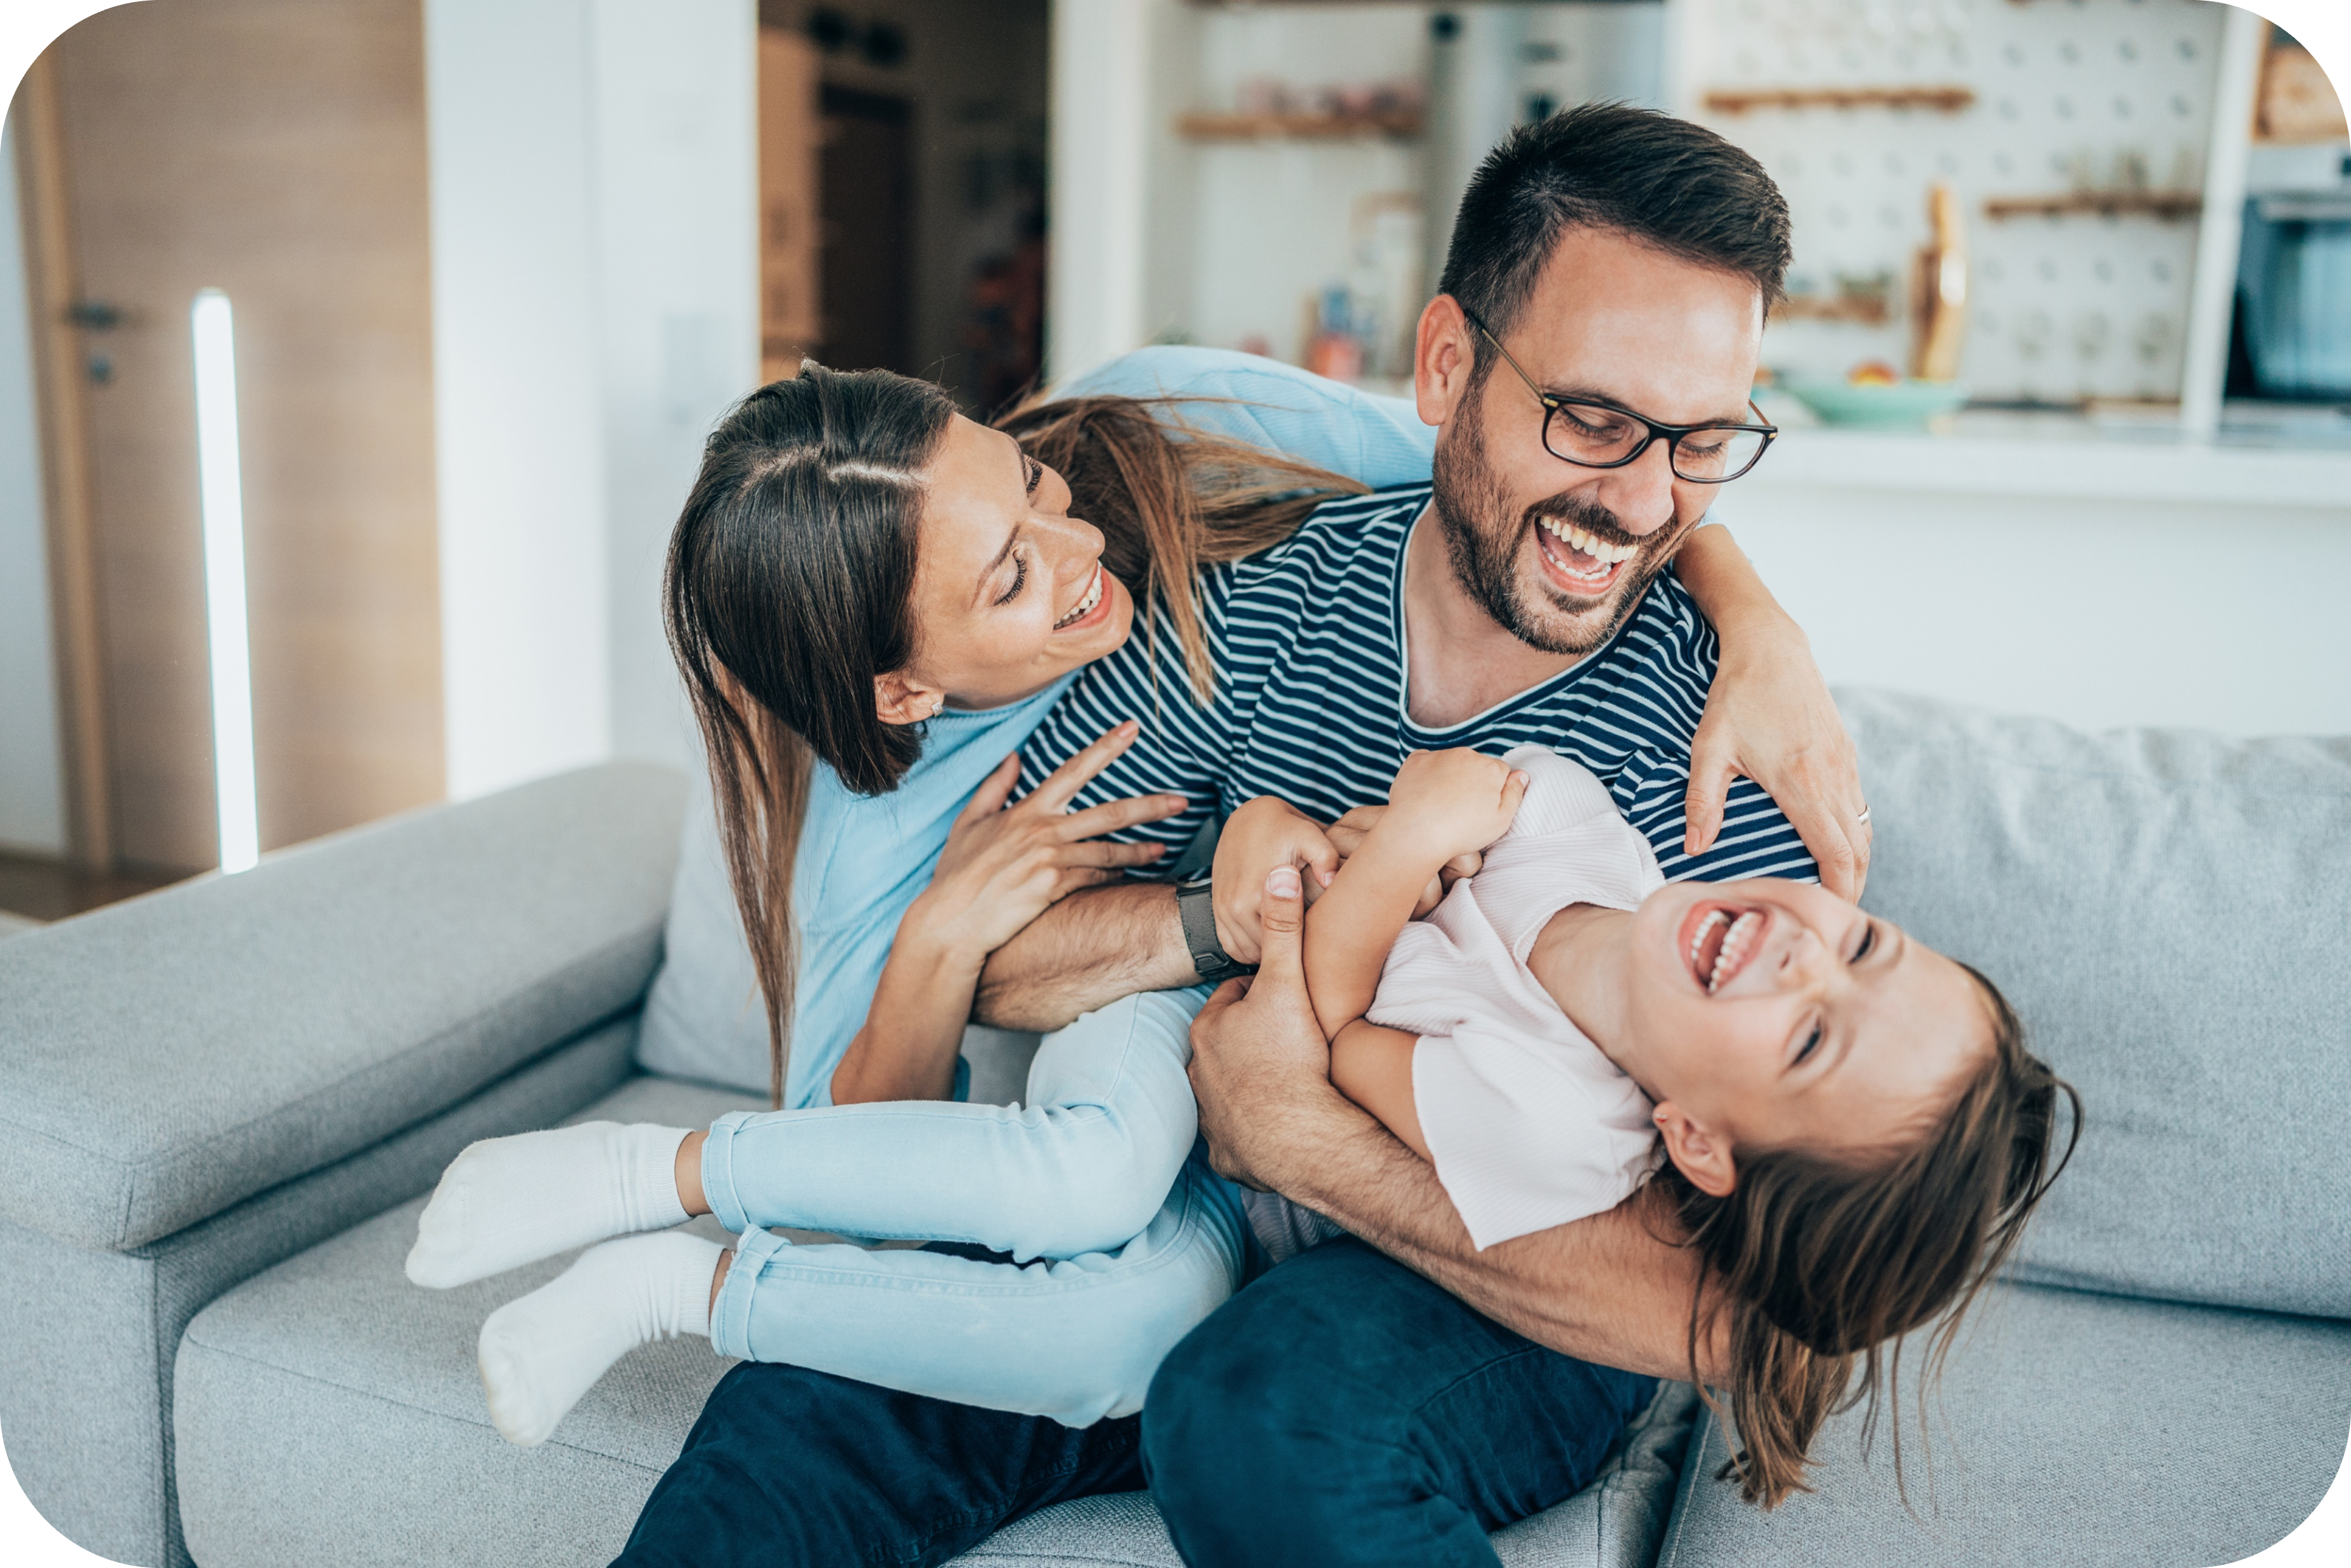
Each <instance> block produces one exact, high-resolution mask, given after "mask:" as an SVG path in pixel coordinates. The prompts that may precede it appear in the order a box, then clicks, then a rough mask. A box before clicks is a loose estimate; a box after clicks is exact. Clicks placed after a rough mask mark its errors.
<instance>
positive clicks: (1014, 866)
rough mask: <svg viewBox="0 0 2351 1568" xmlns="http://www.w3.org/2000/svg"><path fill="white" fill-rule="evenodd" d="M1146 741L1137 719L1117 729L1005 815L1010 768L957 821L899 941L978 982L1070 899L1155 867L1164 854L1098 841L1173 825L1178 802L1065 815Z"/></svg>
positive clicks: (1147, 801)
mask: <svg viewBox="0 0 2351 1568" xmlns="http://www.w3.org/2000/svg"><path fill="white" fill-rule="evenodd" d="M1140 733H1142V727H1141V726H1140V725H1138V724H1136V723H1135V722H1134V720H1133V719H1129V720H1127V721H1126V722H1125V723H1124V724H1121V725H1118V726H1116V727H1113V728H1112V729H1111V730H1110V731H1109V732H1108V733H1107V734H1105V735H1104V736H1103V737H1102V738H1101V739H1099V740H1097V741H1095V742H1094V743H1093V744H1092V746H1089V747H1086V748H1085V749H1084V750H1083V751H1081V752H1079V753H1078V754H1077V755H1076V756H1075V757H1072V758H1070V759H1069V760H1068V761H1067V762H1064V763H1062V764H1061V767H1059V768H1055V769H1054V770H1053V771H1052V773H1051V775H1050V776H1049V777H1048V778H1047V779H1046V780H1045V781H1044V782H1043V783H1042V784H1040V785H1038V786H1037V788H1036V789H1035V790H1034V791H1033V792H1031V793H1030V794H1029V796H1028V797H1027V798H1025V799H1024V800H1021V801H1019V803H1018V804H1017V805H1013V806H1009V807H1008V806H1006V805H1005V803H1004V802H1005V800H1006V798H1007V797H1008V796H1009V795H1010V794H1011V793H1012V787H1013V785H1014V784H1016V783H1018V782H1019V778H1020V759H1019V758H1018V757H1008V758H1005V759H1004V762H1003V764H1002V766H1000V767H998V768H997V770H996V771H995V772H993V773H991V774H989V775H988V776H987V782H985V783H983V784H981V785H980V787H979V788H978V789H977V790H975V791H973V793H972V797H971V802H970V804H968V805H967V806H966V807H964V809H963V810H962V812H961V814H959V815H958V816H957V817H956V821H955V826H954V828H953V829H952V830H950V831H949V832H948V833H947V844H946V849H945V850H943V851H941V852H940V853H939V862H938V865H937V866H936V868H935V869H934V870H933V871H932V873H931V885H930V886H929V887H927V888H925V890H924V891H923V894H922V895H921V896H920V897H918V898H916V899H915V900H914V905H913V907H911V908H909V909H908V910H907V911H906V915H905V918H904V920H903V921H901V922H900V923H899V928H898V931H899V940H900V941H901V942H904V940H905V939H906V938H907V937H908V936H914V938H915V939H916V940H917V941H919V942H922V943H925V944H926V945H928V946H929V947H930V949H931V951H932V952H933V953H935V954H936V955H937V956H939V957H940V958H942V959H944V960H946V961H948V962H950V963H953V964H955V965H956V966H957V967H962V968H967V969H968V970H969V971H970V972H971V973H972V974H974V975H977V973H978V972H979V967H980V966H981V965H982V964H983V963H984V962H986V960H987V956H988V955H989V954H990V953H993V952H995V951H996V949H998V947H1001V946H1004V945H1005V944H1006V943H1007V942H1009V941H1010V940H1012V938H1013V937H1014V936H1018V935H1019V932H1020V929H1021V927H1023V926H1025V925H1028V924H1029V922H1030V921H1032V920H1034V919H1036V918H1037V916H1039V915H1042V914H1044V913H1045V911H1046V910H1047V909H1049V908H1050V907H1051V906H1052V905H1053V904H1057V903H1059V902H1060V901H1061V899H1062V898H1063V897H1065V896H1066V895H1068V894H1071V893H1074V892H1076V891H1077V890H1078V889H1079V888H1081V887H1092V886H1094V885H1096V884H1097V883H1105V882H1110V881H1113V880H1114V879H1115V878H1116V877H1117V876H1118V869H1117V868H1119V867H1121V866H1130V865H1148V864H1149V863H1151V862H1153V861H1155V860H1157V859H1158V858H1159V857H1160V856H1161V855H1162V854H1163V853H1165V850H1166V846H1165V845H1164V844H1118V843H1102V842H1099V841H1097V840H1098V839H1099V837H1100V835H1102V834H1103V833H1108V832H1113V831H1116V830H1118V829H1120V828H1131V827H1133V826H1134V825H1135V824H1136V823H1137V822H1156V821H1161V820H1163V819H1165V818H1168V817H1172V816H1175V814H1177V813H1178V812H1180V811H1182V810H1184V808H1185V807H1186V804H1188V802H1187V801H1186V800H1185V799H1184V797H1183V796H1181V795H1137V796H1134V797H1131V798H1129V799H1127V800H1110V801H1106V802H1104V803H1103V804H1102V805H1099V806H1092V807H1089V808H1087V809H1086V810H1082V811H1078V812H1075V813H1071V814H1064V813H1065V811H1066V809H1067V808H1068V806H1069V803H1070V800H1071V798H1072V797H1073V796H1075V795H1076V794H1077V792H1078V791H1079V790H1080V789H1083V788H1084V787H1085V786H1086V784H1087V783H1088V782H1089V781H1091V780H1092V779H1093V777H1094V776H1095V775H1096V774H1098V773H1100V772H1101V771H1102V769H1103V768H1107V767H1109V766H1110V765H1111V763H1112V762H1113V760H1114V759H1115V758H1117V757H1118V755H1119V754H1120V753H1121V752H1123V751H1124V750H1125V749H1126V748H1127V747H1129V746H1131V745H1133V744H1134V737H1136V736H1137V735H1139V734H1140Z"/></svg>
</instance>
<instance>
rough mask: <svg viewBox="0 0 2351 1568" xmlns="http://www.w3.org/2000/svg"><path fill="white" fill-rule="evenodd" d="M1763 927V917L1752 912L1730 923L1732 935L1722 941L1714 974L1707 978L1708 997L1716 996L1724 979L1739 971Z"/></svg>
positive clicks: (1715, 960)
mask: <svg viewBox="0 0 2351 1568" xmlns="http://www.w3.org/2000/svg"><path fill="white" fill-rule="evenodd" d="M1718 913H1719V912H1718ZM1762 925H1763V917H1762V916H1761V915H1758V914H1756V913H1755V912H1754V911H1752V910H1750V911H1748V912H1747V913H1746V914H1745V915H1740V917H1739V918H1738V919H1736V920H1734V921H1732V922H1731V923H1730V934H1729V936H1725V937H1724V938H1723V939H1722V951H1721V952H1719V953H1717V954H1716V955H1715V956H1714V973H1713V974H1712V975H1710V976H1708V978H1707V982H1706V994H1707V995H1708V996H1712V995H1714V992H1715V988H1717V987H1719V986H1720V985H1721V984H1722V982H1723V978H1724V977H1726V976H1728V975H1729V974H1731V973H1732V972H1734V971H1735V970H1737V969H1738V967H1739V964H1740V959H1741V958H1742V957H1743V956H1745V955H1746V952H1747V946H1748V944H1749V943H1750V942H1752V941H1754V940H1755V934H1756V933H1757V932H1758V931H1760V930H1761V929H1762Z"/></svg>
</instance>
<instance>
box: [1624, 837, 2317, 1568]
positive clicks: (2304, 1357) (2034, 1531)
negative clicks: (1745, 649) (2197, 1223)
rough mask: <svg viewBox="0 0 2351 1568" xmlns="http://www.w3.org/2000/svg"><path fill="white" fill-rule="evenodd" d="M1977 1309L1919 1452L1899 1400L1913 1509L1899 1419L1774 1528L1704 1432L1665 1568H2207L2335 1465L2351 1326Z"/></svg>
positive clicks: (2286, 1514) (2151, 1306)
mask: <svg viewBox="0 0 2351 1568" xmlns="http://www.w3.org/2000/svg"><path fill="white" fill-rule="evenodd" d="M1871 806H1872V808H1873V809H1875V807H1876V801H1874V800H1873V801H1872V802H1871ZM1873 874H1874V873H1873ZM1980 1310H1981V1311H1983V1312H1984V1313H1985V1316H1984V1319H1983V1321H1981V1322H1978V1323H1975V1324H1972V1325H1970V1329H1969V1330H1968V1331H1967V1332H1966V1333H1965V1334H1964V1335H1963V1337H1962V1339H1961V1340H1960V1343H1959V1346H1958V1348H1956V1349H1955V1350H1954V1351H1953V1352H1952V1354H1951V1356H1950V1359H1949V1363H1948V1364H1947V1367H1946V1370H1945V1373H1944V1375H1943V1380H1942V1384H1941V1387H1940V1390H1939V1393H1938V1396H1936V1397H1935V1399H1934V1400H1933V1401H1932V1402H1931V1403H1930V1404H1929V1406H1928V1410H1929V1412H1930V1415H1931V1416H1932V1425H1931V1426H1930V1427H1929V1431H1928V1437H1927V1442H1926V1446H1925V1448H1924V1449H1923V1451H1922V1448H1921V1438H1920V1432H1919V1423H1918V1415H1917V1408H1918V1407H1917V1396H1916V1394H1915V1392H1913V1393H1911V1394H1908V1395H1906V1396H1904V1401H1903V1403H1904V1406H1905V1410H1904V1413H1903V1416H1902V1437H1903V1446H1902V1472H1903V1480H1904V1483H1905V1485H1906V1487H1907V1492H1908V1501H1909V1508H1908V1509H1907V1510H1906V1508H1905V1507H1904V1501H1903V1497H1902V1494H1901V1492H1900V1491H1898V1490H1896V1482H1895V1473H1894V1448H1893V1442H1892V1437H1893V1431H1892V1426H1893V1421H1892V1417H1891V1416H1886V1415H1881V1416H1880V1418H1879V1421H1878V1426H1877V1431H1876V1439H1875V1441H1874V1442H1873V1443H1872V1444H1871V1445H1870V1446H1869V1447H1868V1448H1867V1449H1866V1451H1865V1450H1864V1448H1863V1446H1862V1442H1861V1434H1862V1426H1863V1416H1862V1413H1861V1412H1860V1411H1849V1412H1847V1413H1846V1414H1844V1415H1843V1416H1837V1417H1835V1418H1834V1419H1833V1420H1832V1422H1831V1423H1830V1425H1829V1427H1828V1428H1827V1429H1826V1430H1825V1431H1824V1432H1823V1437H1822V1440H1821V1442H1820V1443H1819V1445H1818V1446H1817V1447H1816V1448H1815V1449H1814V1457H1815V1458H1817V1459H1819V1460H1820V1461H1821V1462H1820V1464H1819V1467H1818V1468H1817V1469H1815V1470H1814V1471H1813V1477H1812V1481H1813V1488H1814V1489H1815V1490H1813V1492H1812V1493H1811V1494H1810V1495H1799V1496H1797V1497H1795V1498H1793V1499H1792V1500H1789V1501H1788V1502H1786V1503H1784V1504H1782V1506H1781V1507H1780V1508H1778V1509H1777V1510H1775V1511H1772V1512H1771V1513H1768V1514H1767V1513H1764V1512H1763V1511H1761V1510H1760V1509H1757V1508H1754V1507H1752V1506H1750V1505H1749V1504H1746V1503H1743V1502H1741V1501H1740V1500H1739V1493H1738V1489H1737V1488H1736V1487H1735V1486H1733V1485H1732V1484H1731V1483H1729V1482H1728V1481H1723V1480H1717V1479H1714V1477H1715V1474H1716V1472H1717V1471H1718V1470H1719V1469H1720V1468H1721V1467H1722V1465H1723V1463H1724V1461H1725V1460H1726V1459H1728V1458H1729V1441H1728V1438H1727V1437H1726V1435H1725V1432H1724V1427H1723V1423H1722V1422H1721V1420H1720V1419H1719V1418H1718V1417H1716V1416H1714V1415H1713V1414H1712V1413H1711V1412H1707V1413H1702V1414H1701V1415H1700V1416H1699V1417H1698V1433H1697V1436H1696V1437H1693V1438H1692V1440H1691V1445H1690V1453H1689V1462H1688V1463H1687V1465H1686V1466H1685V1468H1684V1469H1683V1472H1682V1495H1681V1499H1680V1501H1679V1503H1678V1505H1677V1508H1676V1511H1675V1514H1674V1520H1673V1523H1672V1525H1671V1526H1670V1528H1669V1530H1668V1531H1667V1537H1666V1543H1665V1547H1664V1549H1663V1551H1662V1552H1661V1553H1660V1554H1659V1557H1658V1559H1657V1563H1658V1568H1780V1565H1785V1568H1883V1565H1885V1564H1887V1563H1902V1564H1904V1565H1905V1568H1980V1565H1981V1564H1984V1563H2067V1564H2069V1565H2078V1568H2097V1565H2100V1564H2107V1563H2111V1564H2114V1565H2115V1568H2207V1565H2208V1564H2210V1563H2234V1562H2236V1561H2238V1560H2239V1559H2240V1558H2242V1557H2244V1556H2247V1555H2249V1554H2251V1553H2252V1552H2259V1551H2261V1550H2262V1548H2264V1547H2266V1546H2268V1545H2270V1544H2271V1543H2272V1542H2276V1541H2278V1540H2281V1539H2283V1537H2284V1536H2285V1535H2286V1534H2287V1533H2288V1532H2289V1531H2292V1530H2293V1529H2294V1527H2295V1526H2296V1525H2298V1524H2300V1523H2301V1522H2302V1521H2303V1520H2304V1519H2305V1518H2306V1517H2308V1516H2309V1514H2310V1511H2312V1510H2313V1509H2314V1508H2316V1507H2317V1506H2318V1501H2319V1500H2320V1499H2321V1498H2322V1497H2324V1496H2325V1492H2326V1489H2327V1486H2328V1484H2329V1483H2330V1482H2331V1481H2332V1480H2333V1479H2334V1478H2335V1470H2336V1469H2337V1468H2338V1467H2339V1466H2340V1465H2341V1464H2342V1462H2343V1455H2344V1443H2345V1439H2346V1435H2351V1324H2346V1323H2339V1322H2324V1321H2321V1320H2316V1319H2310V1318H2293V1317H2283V1316H2276V1315H2273V1314H2268V1313H2256V1312H2231V1311H2225V1310H2221V1309H2217V1308H2211V1307H2197V1306H2188V1305H2183V1304H2180V1303H2177V1302H2164V1301H2130V1300H2127V1299H2125V1298H2122V1297H2116V1296H2096V1295H2090V1294H2087V1293H2085V1292H2082V1291H2063V1290H2052V1289H2046V1288H2043V1287H2038V1286H2031V1285H2020V1286H2011V1287H2004V1288H2001V1289H2000V1290H1999V1291H1996V1292H1995V1293H1994V1295H1993V1296H1992V1297H1991V1299H1990V1300H1988V1301H1986V1302H1985V1303H1984V1305H1983V1307H1982V1308H1981V1309H1980ZM1904 1370H1905V1372H1906V1374H1909V1375H1915V1374H1916V1372H1917V1361H1916V1360H1915V1359H1912V1358H1908V1357H1906V1359H1905V1362H1904ZM1914 1387H1915V1385H1914ZM1912 1510H1915V1513H1914V1512H1913V1511H1912Z"/></svg>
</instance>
